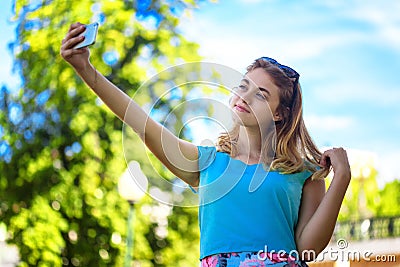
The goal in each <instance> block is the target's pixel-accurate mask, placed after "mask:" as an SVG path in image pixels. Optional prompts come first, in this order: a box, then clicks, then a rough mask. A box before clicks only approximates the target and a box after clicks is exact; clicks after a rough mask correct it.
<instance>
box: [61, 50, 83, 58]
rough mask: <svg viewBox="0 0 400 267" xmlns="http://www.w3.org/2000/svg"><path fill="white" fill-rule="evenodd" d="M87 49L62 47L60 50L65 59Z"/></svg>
mask: <svg viewBox="0 0 400 267" xmlns="http://www.w3.org/2000/svg"><path fill="white" fill-rule="evenodd" d="M87 50H88V48H87V47H84V48H80V49H66V50H65V49H64V50H61V56H62V57H63V58H65V59H68V58H70V57H72V56H73V55H79V54H83V53H85V52H86V51H87Z"/></svg>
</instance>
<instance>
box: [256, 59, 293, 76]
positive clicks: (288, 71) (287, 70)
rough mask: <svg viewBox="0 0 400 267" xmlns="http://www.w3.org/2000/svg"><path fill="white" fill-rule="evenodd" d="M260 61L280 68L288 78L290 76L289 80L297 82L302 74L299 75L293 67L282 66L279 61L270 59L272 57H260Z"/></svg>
mask: <svg viewBox="0 0 400 267" xmlns="http://www.w3.org/2000/svg"><path fill="white" fill-rule="evenodd" d="M260 59H262V60H265V61H267V62H269V63H271V64H273V65H275V66H277V67H279V68H280V69H281V70H282V71H283V72H284V73H285V74H286V76H288V77H289V78H293V79H296V80H295V82H297V81H298V80H299V77H300V74H298V73H297V72H296V71H295V70H294V69H292V68H291V67H288V66H285V65H282V64H280V63H279V62H278V61H276V60H275V59H273V58H270V57H260V58H259V60H260Z"/></svg>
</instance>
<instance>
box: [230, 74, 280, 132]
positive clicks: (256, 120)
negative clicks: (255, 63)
mask: <svg viewBox="0 0 400 267" xmlns="http://www.w3.org/2000/svg"><path fill="white" fill-rule="evenodd" d="M278 106H279V88H278V87H277V86H276V85H275V84H274V83H273V81H272V79H271V77H270V76H269V74H268V73H267V72H266V71H265V70H263V69H262V68H257V69H254V70H251V71H249V72H248V73H247V74H246V75H245V76H244V77H243V79H242V81H241V82H240V85H239V86H238V87H236V88H235V89H234V91H233V96H232V98H231V100H230V107H231V109H232V111H233V112H234V113H235V114H234V116H233V117H234V120H235V121H237V123H239V124H241V125H243V126H248V127H251V126H255V127H260V128H261V129H266V128H267V126H268V125H270V124H271V123H272V121H279V120H280V119H281V116H280V114H279V113H278V112H277V108H278ZM235 115H236V116H235Z"/></svg>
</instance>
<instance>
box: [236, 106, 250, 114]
mask: <svg viewBox="0 0 400 267" xmlns="http://www.w3.org/2000/svg"><path fill="white" fill-rule="evenodd" d="M235 109H236V110H237V111H239V112H246V113H250V111H248V110H247V109H246V108H244V107H242V106H239V105H235Z"/></svg>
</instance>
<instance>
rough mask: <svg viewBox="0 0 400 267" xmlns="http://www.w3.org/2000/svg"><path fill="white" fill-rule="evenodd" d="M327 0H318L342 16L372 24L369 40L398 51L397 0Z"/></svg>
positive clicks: (399, 49)
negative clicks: (343, 0)
mask: <svg viewBox="0 0 400 267" xmlns="http://www.w3.org/2000/svg"><path fill="white" fill-rule="evenodd" d="M339 2H340V1H327V2H318V3H317V4H323V5H325V6H327V7H329V8H332V9H335V10H336V11H337V12H339V13H340V14H342V15H343V16H344V17H347V18H350V19H353V20H358V21H361V22H363V23H366V24H370V25H373V26H374V27H375V29H374V31H372V32H370V33H369V34H370V35H369V39H370V40H369V42H374V43H378V44H380V45H383V46H388V47H390V48H391V49H394V50H397V51H400V17H399V12H400V2H399V1H391V0H386V1H375V0H367V1H365V0H363V1H348V2H340V3H341V4H338V3H339Z"/></svg>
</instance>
